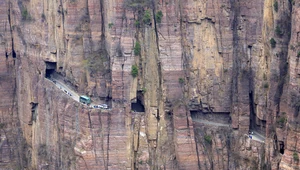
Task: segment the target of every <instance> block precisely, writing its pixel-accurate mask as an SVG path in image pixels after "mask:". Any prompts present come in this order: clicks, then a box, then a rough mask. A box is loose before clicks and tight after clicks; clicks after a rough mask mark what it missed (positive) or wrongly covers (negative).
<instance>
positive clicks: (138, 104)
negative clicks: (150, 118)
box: [131, 99, 145, 112]
mask: <svg viewBox="0 0 300 170" xmlns="http://www.w3.org/2000/svg"><path fill="white" fill-rule="evenodd" d="M131 110H133V111H135V112H145V107H144V105H143V104H142V102H141V100H139V99H136V103H134V102H132V103H131Z"/></svg>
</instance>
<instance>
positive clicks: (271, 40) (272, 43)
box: [270, 38, 276, 48]
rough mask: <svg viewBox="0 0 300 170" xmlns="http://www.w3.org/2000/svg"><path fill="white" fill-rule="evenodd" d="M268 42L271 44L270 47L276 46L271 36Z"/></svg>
mask: <svg viewBox="0 0 300 170" xmlns="http://www.w3.org/2000/svg"><path fill="white" fill-rule="evenodd" d="M270 44H271V47H272V48H275V47H276V41H275V39H274V38H271V39H270Z"/></svg>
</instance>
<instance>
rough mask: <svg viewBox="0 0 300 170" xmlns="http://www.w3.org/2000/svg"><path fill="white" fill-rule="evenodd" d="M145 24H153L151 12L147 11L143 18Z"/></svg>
mask: <svg viewBox="0 0 300 170" xmlns="http://www.w3.org/2000/svg"><path fill="white" fill-rule="evenodd" d="M143 22H144V24H150V23H151V13H150V11H149V10H146V11H145V13H144V17H143Z"/></svg>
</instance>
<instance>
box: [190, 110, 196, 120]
mask: <svg viewBox="0 0 300 170" xmlns="http://www.w3.org/2000/svg"><path fill="white" fill-rule="evenodd" d="M191 117H192V119H193V118H196V117H197V111H191Z"/></svg>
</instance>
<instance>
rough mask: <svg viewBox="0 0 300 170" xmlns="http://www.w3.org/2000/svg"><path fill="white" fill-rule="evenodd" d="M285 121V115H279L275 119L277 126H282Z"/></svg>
mask: <svg viewBox="0 0 300 170" xmlns="http://www.w3.org/2000/svg"><path fill="white" fill-rule="evenodd" d="M286 121H287V118H286V117H285V116H282V117H280V118H279V119H278V120H277V125H278V127H280V128H282V127H283V126H284V125H285V123H286Z"/></svg>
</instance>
